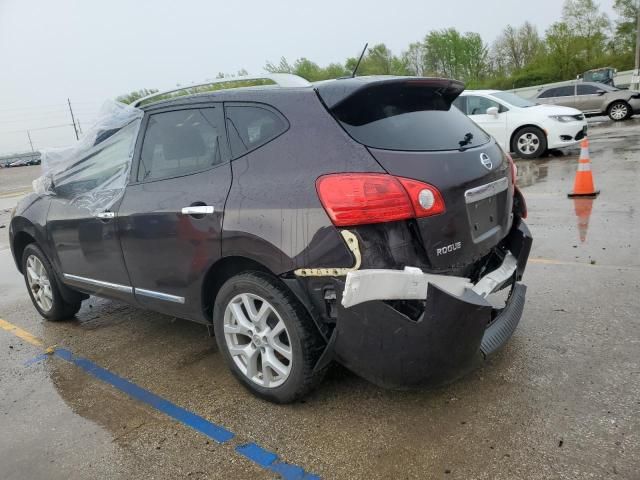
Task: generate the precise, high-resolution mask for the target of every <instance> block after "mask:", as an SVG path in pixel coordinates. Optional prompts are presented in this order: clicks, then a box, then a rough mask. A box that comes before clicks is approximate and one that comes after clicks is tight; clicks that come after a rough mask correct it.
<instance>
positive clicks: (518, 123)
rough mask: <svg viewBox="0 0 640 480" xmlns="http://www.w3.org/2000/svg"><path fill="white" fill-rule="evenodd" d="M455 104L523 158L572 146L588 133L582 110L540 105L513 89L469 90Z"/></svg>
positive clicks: (499, 141)
mask: <svg viewBox="0 0 640 480" xmlns="http://www.w3.org/2000/svg"><path fill="white" fill-rule="evenodd" d="M454 104H455V106H456V107H458V108H459V109H460V110H462V112H463V113H466V114H467V115H468V116H469V118H471V119H472V120H473V121H474V122H476V123H477V124H478V125H480V127H482V129H484V130H485V131H486V132H487V133H489V134H490V135H492V136H493V137H494V138H495V139H496V141H497V142H498V143H499V144H500V145H501V146H502V148H503V149H504V150H505V151H510V152H515V153H516V154H518V156H520V157H522V158H537V157H539V156H541V155H543V154H544V153H545V152H546V151H547V150H549V149H555V148H563V147H570V146H572V145H575V144H577V143H578V142H579V141H580V140H582V139H583V138H584V137H585V136H586V134H587V121H586V119H585V117H584V115H583V113H582V112H581V111H580V110H576V109H575V108H569V107H560V106H555V105H539V104H537V103H533V102H531V101H529V100H526V99H524V98H522V97H519V96H517V95H515V94H513V93H509V92H502V91H500V90H465V91H464V92H462V94H461V95H460V96H459V97H458V98H457V99H456V100H455V101H454Z"/></svg>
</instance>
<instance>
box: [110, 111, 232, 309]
mask: <svg viewBox="0 0 640 480" xmlns="http://www.w3.org/2000/svg"><path fill="white" fill-rule="evenodd" d="M143 128H144V138H143V140H142V142H140V146H139V149H138V151H137V152H136V159H137V172H136V175H135V180H134V181H133V182H132V183H131V184H130V185H129V186H128V187H127V189H126V192H125V195H124V198H123V199H122V203H121V205H120V208H119V210H118V228H119V231H120V241H121V244H122V250H123V254H124V260H125V263H126V266H127V269H128V271H129V275H130V277H131V282H132V285H133V286H134V287H135V296H136V299H137V300H138V302H139V303H140V304H142V305H143V306H146V307H148V308H151V309H155V310H158V311H161V312H164V313H167V314H172V315H176V316H180V317H182V318H190V319H193V320H200V321H202V319H203V315H202V308H201V294H202V292H201V287H202V282H203V278H204V276H205V274H206V272H207V271H208V270H209V267H210V266H211V265H212V264H213V263H214V262H215V261H216V260H218V259H219V258H220V255H221V233H222V220H223V214H224V206H225V201H226V198H227V194H228V192H229V188H230V186H231V167H230V164H229V150H228V143H227V139H226V134H225V128H224V115H223V108H222V104H207V105H204V106H201V107H197V108H196V107H192V106H189V107H188V108H186V107H173V108H170V109H164V110H155V111H151V112H149V113H147V114H146V115H145V121H144V124H143Z"/></svg>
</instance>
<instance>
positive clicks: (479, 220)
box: [318, 77, 514, 270]
mask: <svg viewBox="0 0 640 480" xmlns="http://www.w3.org/2000/svg"><path fill="white" fill-rule="evenodd" d="M332 83H333V86H332V85H331V84H332ZM341 83H342V85H340V84H341ZM463 89H464V86H463V84H461V83H460V82H456V81H452V80H444V79H429V78H411V77H378V78H362V77H360V78H356V79H350V80H337V81H336V82H329V83H327V84H321V85H319V86H318V93H319V95H320V97H321V98H322V99H323V101H324V102H325V105H326V106H327V108H328V109H329V110H330V111H331V113H332V114H333V116H334V117H335V118H336V120H337V121H338V122H339V123H340V124H341V125H342V127H343V128H344V129H345V130H346V131H347V133H348V134H349V135H350V136H351V137H352V138H353V139H354V140H356V141H357V142H359V143H361V144H363V145H365V146H366V147H367V148H368V149H369V151H370V153H371V155H372V156H373V157H374V158H375V159H376V160H377V162H378V163H379V164H380V165H381V166H382V167H383V168H384V169H385V170H386V171H387V172H388V173H389V174H391V175H393V176H397V177H403V178H409V179H414V180H418V181H420V182H424V183H427V184H429V185H431V186H433V187H435V188H436V189H437V190H438V191H439V192H440V194H441V195H442V198H443V199H444V203H445V211H444V212H443V213H439V214H437V215H433V216H427V217H423V218H416V219H414V220H411V221H414V222H416V225H417V230H418V232H419V237H420V241H421V243H422V247H423V248H424V251H425V253H426V255H427V257H428V260H429V263H430V265H431V267H432V268H433V269H434V270H448V269H451V268H456V267H459V266H463V265H469V264H470V263H471V262H474V261H476V260H478V259H480V258H481V257H483V256H484V255H486V254H487V253H488V252H489V251H490V250H491V249H492V248H493V247H494V246H495V245H497V244H498V243H499V242H500V240H502V239H503V238H504V237H505V236H506V235H507V233H508V232H509V229H510V228H511V223H512V213H511V212H512V204H513V188H514V186H513V170H512V165H511V160H510V159H509V158H508V157H507V156H506V155H505V154H504V152H503V151H502V149H501V148H500V147H499V146H498V145H497V144H496V142H495V141H494V140H493V139H492V138H491V137H490V136H489V135H487V134H486V133H485V132H484V131H483V130H482V129H481V128H480V127H478V126H477V125H476V124H475V123H473V122H472V121H471V120H470V119H469V118H468V117H467V116H466V115H464V114H462V113H461V112H460V111H459V110H458V109H457V108H456V107H454V106H452V102H453V100H454V99H455V98H456V97H457V96H458V95H459V94H460V93H461V92H462V90H463Z"/></svg>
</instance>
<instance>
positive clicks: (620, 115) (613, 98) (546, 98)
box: [535, 82, 640, 122]
mask: <svg viewBox="0 0 640 480" xmlns="http://www.w3.org/2000/svg"><path fill="white" fill-rule="evenodd" d="M535 100H536V101H537V102H538V103H548V104H552V105H563V106H565V107H573V108H577V109H578V110H582V112H583V113H584V114H585V115H587V116H591V115H609V118H611V120H614V121H616V122H618V121H620V120H626V119H627V118H629V117H631V115H634V114H636V113H640V92H636V91H634V90H620V89H618V88H615V87H611V86H609V85H604V84H602V83H595V82H576V83H574V84H572V85H564V86H561V87H549V88H545V89H543V90H540V91H539V92H538V93H537V95H536V96H535Z"/></svg>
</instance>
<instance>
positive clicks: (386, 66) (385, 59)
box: [345, 43, 411, 75]
mask: <svg viewBox="0 0 640 480" xmlns="http://www.w3.org/2000/svg"><path fill="white" fill-rule="evenodd" d="M357 63H358V57H350V58H348V59H347V61H346V62H345V67H346V70H347V74H348V75H350V74H351V72H353V69H354V68H355V67H356V64H357ZM410 73H411V72H410V70H409V68H408V65H407V62H406V61H405V59H404V58H403V57H402V56H396V55H394V54H393V52H391V50H390V49H389V48H388V47H387V46H386V45H385V44H384V43H379V44H377V45H374V46H373V47H370V48H368V49H367V52H366V53H365V55H364V57H363V58H362V61H361V62H360V66H359V67H358V73H357V74H358V75H409V74H410Z"/></svg>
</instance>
